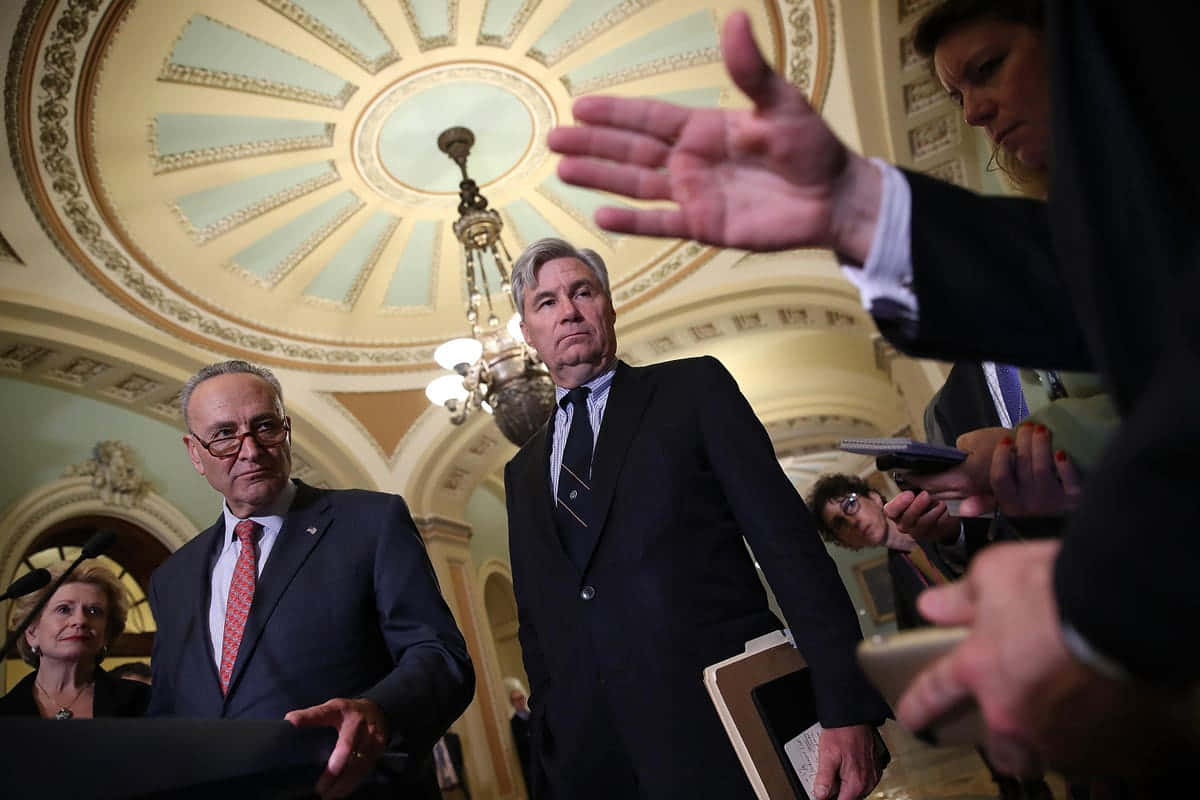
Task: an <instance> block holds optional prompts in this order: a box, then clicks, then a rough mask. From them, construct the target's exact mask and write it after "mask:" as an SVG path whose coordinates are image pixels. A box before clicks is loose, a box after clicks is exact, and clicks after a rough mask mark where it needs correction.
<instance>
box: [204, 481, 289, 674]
mask: <svg viewBox="0 0 1200 800" xmlns="http://www.w3.org/2000/svg"><path fill="white" fill-rule="evenodd" d="M295 498H296V484H294V483H292V482H291V481H288V482H287V486H285V487H284V489H283V491H282V492H280V493H279V496H278V497H276V498H275V502H274V503H272V504H271V508H270V509H269V510H268V513H266V514H263V515H261V516H255V517H247V519H251V520H254V521H255V522H257V523H258V524H259V525H261V526H262V535H261V536H259V539H258V575H257V576H256V577H262V571H263V567H264V566H265V565H266V563H267V558H268V556H270V555H271V548H272V547H274V546H275V539H276V538H277V537H278V536H279V531H280V529H281V528H283V518H284V516H285V515H286V514H287V512H288V509H289V508H291V507H292V500H294V499H295ZM221 511H222V513H223V515H224V518H225V540H224V542H225V544H224V546H222V547H221V552H220V554H219V555H218V556H217V561H216V563H215V564H213V573H212V590H211V593H210V597H209V601H208V631H209V636H210V638H211V641H212V650H213V662H214V663H215V664H216V665H217V670H218V671H220V669H221V647H222V645H223V642H224V639H225V606H226V604H227V603H228V602H229V584H230V583H232V582H233V568H234V566H235V565H236V564H237V560H238V556H239V555H240V554H241V552H242V543H241V541H240V540H239V539H238V538H237V535H236V534H235V533H234V532H233V529H234V528H235V527H236V526H237V524H238V523H239V522H241V520H240V519H239V518H238V517H235V516H234V515H233V512H232V511H230V510H229V506H228V505H226V504H224V503H222V504H221Z"/></svg>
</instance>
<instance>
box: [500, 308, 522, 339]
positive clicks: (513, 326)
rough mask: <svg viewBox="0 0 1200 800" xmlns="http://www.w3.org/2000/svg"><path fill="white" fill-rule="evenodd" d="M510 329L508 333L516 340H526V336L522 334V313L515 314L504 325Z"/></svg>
mask: <svg viewBox="0 0 1200 800" xmlns="http://www.w3.org/2000/svg"><path fill="white" fill-rule="evenodd" d="M504 327H505V328H506V329H507V330H508V335H509V336H511V337H512V338H513V339H514V340H515V341H518V342H524V341H525V337H524V336H522V335H521V315H520V314H513V317H512V319H510V320H509V321H508V324H507V325H505V326H504Z"/></svg>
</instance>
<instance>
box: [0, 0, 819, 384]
mask: <svg viewBox="0 0 1200 800" xmlns="http://www.w3.org/2000/svg"><path fill="white" fill-rule="evenodd" d="M827 3H828V0H775V1H774V2H772V0H763V1H761V2H752V3H747V2H744V0H727V1H725V2H708V3H691V2H689V3H680V2H671V1H669V0H661V1H656V0H436V1H434V0H171V1H170V2H161V1H155V2H150V1H148V0H143V1H142V2H137V1H136V0H115V1H113V2H103V0H62V1H61V2H57V3H56V2H49V1H48V0H47V1H46V2H31V3H29V4H28V5H27V7H26V10H25V13H24V16H23V18H22V21H21V26H22V30H21V31H19V32H18V35H17V36H16V37H15V40H14V42H15V44H14V49H13V51H12V53H11V57H10V69H9V88H10V91H8V92H6V96H7V97H8V98H9V104H10V106H9V109H8V110H9V114H8V120H9V126H10V129H9V135H10V145H11V147H12V150H13V153H14V156H15V159H14V160H15V161H16V162H17V168H18V177H19V179H20V181H21V183H22V187H23V189H24V191H25V192H26V194H27V197H28V199H29V201H30V204H31V205H32V206H33V207H34V208H35V210H36V212H37V214H38V215H39V218H40V220H41V222H42V224H43V226H44V227H45V228H46V229H47V231H48V232H49V233H50V234H51V238H53V239H54V240H55V241H56V242H57V243H58V244H59V247H60V248H61V249H62V250H63V252H64V253H65V254H66V255H67V257H68V258H69V260H70V261H71V262H72V263H73V264H74V266H75V267H76V268H77V269H78V270H79V271H80V272H81V273H83V274H84V275H85V276H86V277H87V278H88V279H89V280H90V281H91V282H92V283H94V284H95V285H96V286H97V287H99V288H100V289H101V290H102V291H103V292H104V293H106V294H107V295H108V296H110V297H111V298H113V299H114V300H116V301H117V302H118V303H120V304H121V305H122V306H124V307H125V308H126V309H127V310H128V311H130V312H131V313H133V314H134V315H136V316H138V317H139V318H142V319H144V320H147V321H149V322H150V323H151V324H153V325H155V326H157V327H159V328H160V329H162V330H164V331H166V332H168V333H170V334H171V335H173V336H176V337H180V338H182V339H185V340H187V341H190V342H192V343H194V344H198V345H201V346H203V347H205V348H208V349H212V350H216V351H218V352H222V353H228V354H231V355H241V356H245V357H249V358H252V359H255V360H258V361H263V362H267V363H272V364H276V365H282V366H288V367H293V368H298V369H302V370H310V371H311V370H327V371H337V372H342V373H346V372H364V373H365V372H395V371H396V370H402V369H423V368H428V367H429V364H430V361H431V353H432V349H433V347H434V346H436V344H438V343H440V342H441V341H443V340H445V339H447V338H449V337H452V336H455V335H460V334H461V333H463V332H464V331H465V327H466V323H465V320H464V317H463V312H464V308H465V291H464V288H463V278H462V250H461V247H460V246H459V245H458V243H457V242H456V241H455V239H454V237H453V233H452V231H451V229H450V223H451V222H452V221H453V220H454V218H455V217H456V214H457V212H456V207H457V204H458V197H457V184H458V181H459V180H460V175H459V171H458V168H457V166H456V165H455V164H454V163H453V162H451V160H450V159H449V158H448V157H447V156H445V155H444V154H443V153H441V152H440V151H439V150H438V148H437V144H436V139H437V136H438V134H439V133H440V132H441V131H442V130H444V129H445V128H448V127H451V126H465V127H468V128H470V129H471V130H472V131H473V132H474V133H475V136H476V144H475V146H474V149H473V151H472V153H471V156H470V160H469V162H468V169H469V172H470V174H471V176H472V177H473V178H474V179H475V180H476V181H477V182H478V183H479V184H480V185H481V188H482V190H483V192H484V194H485V195H486V196H487V197H488V199H489V201H490V202H491V205H492V207H494V208H497V209H499V211H500V213H501V214H502V217H503V219H504V222H505V239H506V241H507V245H508V249H509V250H510V251H511V252H513V254H514V255H515V254H516V253H517V252H519V251H520V249H521V248H522V247H523V246H524V245H526V244H527V243H529V242H531V241H533V240H535V239H538V238H541V237H543V236H548V235H559V236H563V237H564V238H567V239H569V240H571V241H573V242H574V243H576V244H578V245H582V246H587V247H592V248H594V249H596V250H598V251H599V252H600V253H601V254H602V255H603V256H604V257H605V258H606V260H607V261H608V263H609V264H610V269H611V270H612V278H613V283H614V296H615V297H616V299H617V305H618V309H619V310H620V309H622V308H623V307H630V306H633V305H636V304H638V303H640V302H643V301H645V300H646V299H649V298H650V297H653V296H654V295H655V294H656V293H657V292H660V291H662V290H663V289H664V288H665V287H666V286H668V285H670V284H671V283H673V282H674V281H677V280H679V279H680V278H681V277H682V276H684V275H687V274H688V273H690V272H692V271H693V270H695V269H696V268H697V267H699V266H700V265H701V264H703V263H705V262H706V261H707V260H709V259H711V258H712V256H713V255H714V251H712V250H710V249H708V248H702V247H698V246H695V245H684V244H683V243H680V242H664V241H660V240H653V239H640V238H636V237H621V236H615V235H612V234H609V233H606V232H603V231H600V230H599V229H597V228H596V227H595V226H594V225H593V223H592V221H591V218H592V212H593V211H594V210H595V208H596V207H597V206H599V205H603V204H606V203H612V202H613V201H612V200H611V199H606V198H604V197H603V196H601V195H599V194H597V193H593V192H586V191H583V190H579V189H576V188H574V187H570V186H567V185H565V184H563V183H562V182H560V181H559V180H558V179H557V178H556V177H555V174H554V160H553V159H551V158H549V157H548V153H547V151H546V148H545V145H544V141H545V134H546V132H547V130H548V129H550V128H551V127H553V126H554V125H557V124H561V123H569V122H570V120H571V114H570V108H571V103H572V102H573V101H574V100H575V99H576V98H578V97H580V96H582V95H585V94H589V93H594V92H607V93H618V94H627V95H645V96H655V97H660V98H663V99H667V100H670V101H673V102H676V103H683V104H695V105H712V104H721V105H732V104H737V103H740V102H742V101H741V99H740V96H739V95H738V93H737V92H736V91H733V90H731V87H730V85H729V82H728V79H727V77H726V75H725V71H724V69H723V66H722V64H721V60H720V51H719V35H718V31H719V25H720V20H722V19H723V18H724V17H725V16H726V15H727V14H728V13H729V12H730V11H731V10H733V9H735V8H741V7H747V6H748V10H749V11H750V13H751V16H752V20H753V23H754V26H755V30H756V32H757V35H758V36H759V39H760V41H761V42H762V43H763V46H764V48H765V49H766V51H767V54H768V58H769V59H770V60H771V61H772V62H773V63H774V64H775V65H776V67H777V68H779V69H781V70H782V71H784V72H785V73H786V74H787V75H788V76H789V78H790V79H791V80H793V81H794V82H796V83H798V84H800V85H802V86H803V87H805V88H806V90H808V91H809V93H810V94H811V96H812V97H813V99H814V102H815V103H816V104H817V105H818V106H819V105H820V104H821V103H822V102H823V101H824V98H825V93H826V90H827V87H828V80H829V73H830V71H831V68H832V63H833V35H832V15H831V9H830V8H829V7H828V5H827ZM14 82H15V83H16V84H17V85H16V86H15V87H14ZM14 88H15V91H14V90H13V89H14ZM498 283H499V281H498V280H497V279H496V278H495V276H493V277H492V284H491V286H492V288H493V290H495V289H496V288H497V287H498Z"/></svg>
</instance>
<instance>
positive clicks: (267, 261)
mask: <svg viewBox="0 0 1200 800" xmlns="http://www.w3.org/2000/svg"><path fill="white" fill-rule="evenodd" d="M362 206H363V202H362V201H361V200H359V199H358V196H357V195H355V194H354V192H342V193H341V194H339V195H336V196H334V197H331V198H329V199H328V200H326V201H325V202H324V203H321V204H320V205H319V206H317V207H316V208H314V209H311V210H309V211H307V212H305V213H303V214H301V215H300V216H298V217H296V218H295V219H293V220H292V221H291V222H288V223H287V224H286V225H283V226H281V227H279V228H278V229H276V230H275V231H273V232H272V233H270V234H268V235H267V236H264V237H263V238H262V239H259V240H258V241H257V242H255V243H254V244H252V245H250V246H249V247H247V248H246V249H244V250H242V251H241V252H240V253H238V254H237V255H235V256H234V257H233V263H234V265H235V266H237V267H239V268H241V269H243V270H245V271H246V272H248V273H250V274H251V275H252V276H254V277H255V278H257V279H258V280H259V281H261V282H264V283H267V284H274V283H276V282H277V281H278V280H279V279H281V278H282V277H283V276H284V275H286V274H287V273H288V272H289V271H291V269H292V268H293V267H295V265H296V264H298V263H299V262H300V260H301V259H302V258H304V256H306V255H308V254H309V253H310V252H312V250H313V248H315V247H316V246H317V245H318V244H320V243H321V242H322V241H323V240H324V239H325V238H326V237H327V236H329V234H331V233H332V232H333V231H334V230H336V229H337V228H338V227H339V226H340V225H341V224H342V223H344V222H345V221H346V220H347V219H349V218H350V216H351V215H352V214H354V212H356V211H358V210H359V209H360V208H362Z"/></svg>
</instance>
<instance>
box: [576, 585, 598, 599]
mask: <svg viewBox="0 0 1200 800" xmlns="http://www.w3.org/2000/svg"><path fill="white" fill-rule="evenodd" d="M579 596H580V597H582V598H583V599H584V600H591V599H592V598H593V597H595V596H596V589H595V587H593V586H591V585H588V586H584V587H583V588H582V589H580V590H579Z"/></svg>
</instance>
